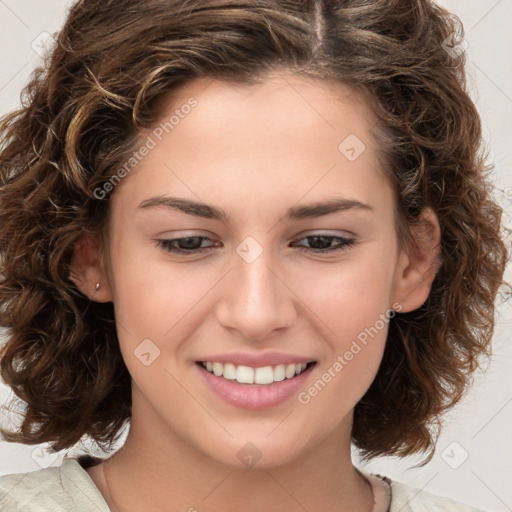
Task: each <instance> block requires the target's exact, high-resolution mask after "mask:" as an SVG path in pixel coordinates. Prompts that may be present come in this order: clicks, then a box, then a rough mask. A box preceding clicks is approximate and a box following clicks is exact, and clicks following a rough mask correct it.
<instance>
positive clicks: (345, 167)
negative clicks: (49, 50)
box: [72, 74, 439, 512]
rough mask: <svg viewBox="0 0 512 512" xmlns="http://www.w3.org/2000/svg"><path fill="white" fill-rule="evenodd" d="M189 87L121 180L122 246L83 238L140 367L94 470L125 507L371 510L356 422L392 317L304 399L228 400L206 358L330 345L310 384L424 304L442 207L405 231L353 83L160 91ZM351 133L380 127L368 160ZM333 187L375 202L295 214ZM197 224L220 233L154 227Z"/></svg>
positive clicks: (77, 269) (118, 238) (365, 134)
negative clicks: (127, 422)
mask: <svg viewBox="0 0 512 512" xmlns="http://www.w3.org/2000/svg"><path fill="white" fill-rule="evenodd" d="M191 96H194V97H195V98H196V99H197V100H198V106H197V107H196V108H195V109H193V110H192V111H191V113H190V114H189V115H188V116H186V117H184V119H181V120H180V122H179V124H178V125H177V126H176V127H175V128H174V129H173V130H172V132H170V133H169V135H168V136H166V137H164V138H163V140H162V141H161V142H159V143H158V144H157V146H156V147H155V148H154V149H152V150H151V152H150V153H149V154H148V155H147V156H146V157H145V158H144V159H143V160H142V161H141V162H140V163H139V165H138V166H137V167H136V169H135V170H134V171H132V172H131V173H130V175H129V176H128V177H126V178H124V179H123V180H122V181H121V183H120V184H119V185H117V187H116V188H115V190H114V192H113V194H112V197H111V204H110V212H109V219H108V246H107V247H104V248H103V249H104V250H102V245H101V238H100V237H99V236H98V237H94V236H92V235H87V236H84V237H83V238H82V239H81V240H80V242H79V243H78V244H77V245H76V247H75V252H74V256H73V260H72V267H73V280H74V281H75V283H76V284H77V286H79V287H80V289H81V290H82V291H83V292H84V293H85V294H87V295H88V296H89V297H91V299H92V300H96V301H100V302H105V301H113V303H114V307H115V315H116V324H117V332H118V337H119V343H120V347H121V351H122V354H123V357H124V360H125V362H126V365H127V367H128V369H129V371H130V374H131V376H132V379H133V384H132V395H133V416H132V421H131V428H130V432H129V435H128V439H127V441H126V444H125V445H124V447H123V448H122V449H121V451H119V452H118V453H117V454H116V455H115V456H114V457H112V458H111V460H110V462H109V464H108V466H107V481H108V487H107V484H106V481H105V476H104V475H105V472H104V468H102V466H101V465H99V466H95V467H93V468H90V469H88V473H89V476H90V477H91V478H92V480H93V481H94V483H95V484H96V485H97V487H98V488H99V490H100V492H102V494H103V496H104V497H105V500H106V501H107V503H108V504H109V506H110V507H111V508H112V509H113V510H116V509H118V510H123V511H132V510H151V509H155V510H172V511H174V510H176V511H177V510H190V509H191V508H192V507H195V509H197V510H198V511H200V512H202V511H218V510H229V511H231V510H232V511H234V510H241V509H243V510H250V511H255V512H256V511H267V510H286V511H299V510H301V511H302V510H304V509H306V510H308V511H310V512H314V511H320V510H321V511H324V512H325V511H334V510H336V511H356V512H358V511H361V512H362V511H366V512H368V511H370V510H371V509H372V503H373V499H372V492H371V488H370V486H369V484H368V482H367V481H366V480H365V479H364V478H363V477H362V476H361V475H360V474H358V473H357V472H356V470H355V469H354V466H353V465H352V462H351V457H350V441H351V435H350V432H351V426H352V419H353V409H354V406H355V405H356V403H357V402H358V401H359V399H360V398H361V397H362V396H363V395H364V393H365V392H366V390H367V389H368V387H369V386H370V384H371V382H372V380H373V379H374V376H375V374H376V372H377V369H378V367H379V364H380V362H381V359H382V355H383V350H384V346H385V342H386V335H387V324H385V327H384V328H382V329H381V330H379V332H378V334H377V335H375V336H374V337H373V338H372V339H371V341H370V342H369V343H368V344H367V345H366V346H365V347H364V348H363V349H362V350H361V351H360V352H359V353H358V354H357V355H356V356H354V358H353V359H352V360H351V361H349V362H348V364H346V366H344V368H343V370H342V371H341V372H338V373H337V374H336V377H335V378H333V379H332V380H331V381H330V382H329V383H328V385H326V386H325V388H324V389H323V390H322V391H321V392H320V393H318V394H317V395H316V396H315V397H313V398H312V399H311V401H310V402H309V403H308V404H307V405H304V404H301V403H300V402H299V401H298V399H297V396H293V397H292V398H291V399H289V400H287V401H286V402H284V403H282V404H280V405H278V406H277V407H274V408H271V409H267V410H256V411H249V410H245V409H241V408H238V407H235V406H232V405H229V404H227V403H225V402H224V401H223V400H221V399H220V398H218V397H217V396H216V395H214V394H213V393H212V392H211V390H210V389H208V388H207V387H206V386H205V385H204V384H203V382H202V381H201V379H199V378H198V372H197V368H196V366H195V362H196V361H197V360H201V359H203V358H204V356H205V355H212V354H219V353H229V352H250V353H259V352H270V351H278V352H283V353H286V354H295V355H302V356H305V357H308V358H309V359H311V360H316V361H317V364H316V366H315V367H314V368H313V371H312V372H311V374H310V375H309V377H308V380H307V382H306V384H305V385H304V387H303V388H302V389H301V391H304V390H307V389H308V388H309V387H310V386H311V385H312V384H313V383H314V382H315V381H316V380H317V379H319V378H321V376H322V374H324V373H325V372H326V371H328V369H329V368H330V367H332V365H333V363H334V362H335V361H336V359H337V357H338V356H339V355H342V354H344V353H345V352H346V351H347V350H348V349H349V347H350V346H351V343H352V342H353V340H355V339H356V338H357V336H358V334H360V333H361V332H362V331H363V330H364V329H365V328H367V327H370V326H373V325H375V324H376V321H377V320H378V319H379V317H380V315H382V314H383V313H385V312H386V311H388V310H389V309H390V308H392V307H393V305H395V308H396V306H397V305H398V309H399V310H400V311H401V312H407V311H412V310H414V309H416V308H418V307H419V306H421V304H423V302H424V301H425V300H426V298H427V297H428V294H429V291H430V287H431V283H432V280H433V278H434V276H435V272H436V270H437V264H436V256H437V246H438V243H439V224H438V221H437V218H436V217H435V215H434V214H433V213H432V212H431V211H430V210H425V212H424V213H423V216H422V221H421V222H420V223H419V224H418V226H417V227H415V231H414V232H413V235H414V236H416V237H421V238H423V239H428V241H429V243H426V244H423V245H422V246H421V247H419V246H418V247H409V248H401V246H400V245H399V243H398V239H397V234H396V231H395V223H394V215H395V206H394V205H395V196H394V192H393V190H392V188H391V186H390V184H389V182H388V181H387V179H386V178H385V177H384V175H383V173H382V172H381V171H382V169H381V166H380V165H381V164H380V163H381V157H380V156H379V148H378V147H377V146H376V143H375V142H374V141H373V138H372V132H371V129H372V127H373V126H374V125H375V123H376V119H375V117H374V115H373V113H372V111H371V110H370V108H369V106H368V104H367V103H366V102H365V101H364V99H363V98H362V97H360V96H358V95H357V94H356V93H354V92H353V91H351V90H350V89H348V88H346V87H344V86H341V85H336V86H333V85H332V84H328V83H325V82H321V81H315V80H312V79H304V78H300V77H295V76H293V75H289V74H284V75H277V74H276V75H275V76H272V77H267V78H266V79H265V80H263V81H262V83H261V84H258V85H254V86H239V85H237V86H235V85H233V84H228V83H224V82H221V81H217V80H211V79H199V80H195V81H193V82H189V83H187V84H185V85H184V86H182V87H181V88H180V89H179V90H178V91H177V92H176V93H175V94H174V95H173V98H172V101H170V100H167V101H166V102H164V103H163V104H162V106H161V111H162V119H168V118H169V116H170V114H172V112H173V110H174V109H175V108H177V107H179V105H182V104H183V103H185V102H186V101H187V99H188V98H190V97H191ZM148 134H151V131H150V130H149V131H147V133H144V134H142V138H141V140H145V138H146V136H147V135H148ZM350 134H355V135H356V136H357V137H358V139H359V140H361V141H362V142H363V143H364V145H365V150H364V151H363V152H362V153H361V154H360V155H359V156H358V158H356V159H355V160H354V161H350V160H349V159H347V158H346V156H345V155H344V154H342V153H341V152H340V151H339V150H338V146H339V144H340V143H341V142H342V141H343V140H344V139H345V138H346V137H347V136H348V135H350ZM159 195H167V196H175V197H180V198H185V199H190V200H193V201H200V202H204V203H206V204H209V205H214V206H216V207H219V208H222V209H224V210H225V211H226V212H227V213H228V214H229V215H230V216H231V220H230V222H229V223H225V222H221V221H219V220H214V219H205V218H200V217H195V216H191V215H187V214H185V213H183V212H180V211H178V210H175V209H170V208H167V207H163V206H160V207H155V208H139V205H140V203H141V202H142V201H144V200H146V199H148V198H151V197H154V196H159ZM335 197H344V198H349V199H354V200H358V201H360V202H362V203H365V204H368V205H369V206H370V207H371V209H357V208H352V209H348V210H345V211H341V212H337V213H332V214H329V215H324V216H321V217H318V218H310V219H302V220H293V221H289V220H286V219H285V218H284V214H285V212H286V211H287V210H288V209H289V208H291V207H293V206H297V205H299V206H302V205H306V204H311V203H315V202H317V201H325V200H328V199H333V198H335ZM314 234H317V235H318V234H324V236H325V235H330V236H341V237H348V238H351V239H355V244H353V245H351V246H346V247H344V248H343V249H342V250H339V251H333V252H331V253H325V254H315V253H313V252H312V251H311V247H313V248H318V247H320V248H321V247H322V246H321V245H318V241H316V244H317V245H314V244H315V240H311V239H305V237H306V236H312V235H314ZM427 234H428V237H427ZM186 236H189V237H190V236H204V237H207V238H208V240H203V242H202V244H203V245H214V244H215V243H216V242H217V243H218V245H217V246H215V247H214V248H212V249H210V251H209V252H205V253H203V254H199V255H195V256H180V255H175V254H172V253H168V252H166V251H165V249H163V248H162V247H159V246H158V244H157V242H156V240H157V239H171V238H180V237H186ZM247 236H251V237H253V238H254V239H255V240H256V241H257V243H258V244H259V246H260V247H261V248H262V250H263V252H262V253H261V254H260V255H259V257H257V258H256V259H255V260H254V261H253V262H251V263H248V262H246V261H245V260H244V259H242V258H241V257H240V256H239V254H238V253H237V251H236V248H237V246H239V244H240V243H241V242H242V241H243V240H244V239H245V238H246V237H247ZM294 241H295V242H297V244H296V245H292V242H294ZM299 242H300V243H299ZM337 244H338V241H337V240H336V239H333V240H332V242H331V245H330V246H336V245H337ZM182 247H183V246H182ZM324 247H325V246H324ZM301 249H302V251H301ZM308 249H309V252H307V251H308ZM98 282H99V283H100V288H99V289H98V290H95V284H96V283H98ZM148 338H149V339H151V340H152V343H154V345H155V346H157V347H158V349H159V350H160V355H159V357H157V358H156V359H155V360H154V361H153V362H152V363H151V364H150V365H149V366H146V365H144V364H142V363H141V361H140V360H139V359H138V358H137V357H136V355H135V354H134V350H136V348H137V346H138V345H139V344H140V343H141V341H142V340H144V339H148ZM248 442H250V443H252V445H254V446H255V447H256V448H257V451H258V452H259V454H261V458H260V460H259V461H258V462H257V463H256V464H254V465H253V466H251V467H248V466H247V465H245V464H244V462H243V461H242V460H241V459H240V458H239V457H238V456H237V454H238V452H239V451H240V449H242V448H243V447H244V446H245V445H246V443H248Z"/></svg>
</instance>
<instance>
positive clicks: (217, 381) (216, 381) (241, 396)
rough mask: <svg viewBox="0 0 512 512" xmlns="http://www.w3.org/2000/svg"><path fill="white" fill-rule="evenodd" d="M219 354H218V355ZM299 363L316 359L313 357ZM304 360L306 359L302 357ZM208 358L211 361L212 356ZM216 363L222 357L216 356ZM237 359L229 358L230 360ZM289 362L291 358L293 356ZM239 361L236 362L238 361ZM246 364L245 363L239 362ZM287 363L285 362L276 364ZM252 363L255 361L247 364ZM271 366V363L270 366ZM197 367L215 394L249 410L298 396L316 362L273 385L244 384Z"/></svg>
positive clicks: (198, 365) (262, 407)
mask: <svg viewBox="0 0 512 512" xmlns="http://www.w3.org/2000/svg"><path fill="white" fill-rule="evenodd" d="M217 357H218V356H217ZM300 359H301V358H299V360H298V361H297V360H295V362H305V363H306V362H312V361H311V359H310V360H309V361H308V360H303V361H300ZM302 359H303V358H302ZM208 361H211V360H210V359H208ZM214 361H216V362H224V361H219V360H218V359H214ZM232 361H233V360H229V361H225V362H227V363H230V362H232ZM287 361H290V359H289V356H288V359H287ZM234 364H235V363H234ZM239 364H242V363H239ZM276 364H285V363H276ZM247 366H252V364H250V365H247ZM259 366H264V365H262V364H259V363H258V364H256V365H255V367H259ZM269 366H270V365H269ZM194 367H195V368H196V369H197V371H198V372H199V376H200V378H202V379H203V382H204V383H205V384H206V386H207V387H208V388H209V389H210V390H211V391H213V393H214V394H215V395H217V396H218V397H219V398H221V399H222V400H224V401H225V402H227V403H228V404H230V405H233V406H235V407H239V408H242V409H248V410H263V409H270V408H272V407H277V406H278V405H280V404H282V403H283V402H285V401H287V400H289V399H290V398H291V397H292V396H294V395H296V394H297V393H298V392H299V390H300V389H301V387H303V386H304V383H305V382H306V380H307V379H308V377H309V376H310V374H311V371H312V369H313V368H314V367H315V364H311V365H309V366H308V367H307V368H306V369H305V370H304V371H303V372H302V373H300V374H299V375H296V376H295V377H292V378H291V379H285V380H282V381H280V382H273V383H272V384H240V383H239V382H237V381H234V380H228V379H225V378H224V377H217V376H216V375H214V374H213V373H210V372H209V371H208V370H206V369H205V368H203V366H201V364H199V363H198V364H195V365H194Z"/></svg>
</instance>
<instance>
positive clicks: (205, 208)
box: [138, 196, 374, 224]
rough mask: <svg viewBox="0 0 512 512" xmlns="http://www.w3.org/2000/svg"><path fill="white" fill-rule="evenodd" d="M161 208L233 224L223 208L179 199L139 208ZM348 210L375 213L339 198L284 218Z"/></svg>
mask: <svg viewBox="0 0 512 512" xmlns="http://www.w3.org/2000/svg"><path fill="white" fill-rule="evenodd" d="M161 206H164V207H166V208H172V209H174V210H179V211H181V212H183V213H186V214H187V215H193V216H194V217H202V218H205V219H213V220H219V221H221V222H224V223H226V224H228V223H229V222H231V216H230V215H229V214H228V213H227V212H226V211H225V210H223V209H222V208H218V207H215V206H211V205H208V204H205V203H198V202H195V201H191V200H189V199H183V198H179V197H170V196H155V197H151V198H149V199H145V200H144V201H142V202H141V203H140V204H139V206H138V207H139V208H142V209H149V208H157V207H161ZM346 210H363V211H365V210H366V211H371V212H373V211H374V209H373V208H372V207H371V206H370V205H369V204H366V203H362V202H361V201H358V200H356V199H348V198H342V197H338V198H334V199H330V200H328V201H321V202H317V203H312V204H308V205H303V206H293V207H292V208H290V209H289V210H288V211H287V212H286V214H285V216H284V218H285V220H288V221H291V220H302V219H311V218H316V217H322V216H324V215H329V214H330V213H336V212H343V211H346Z"/></svg>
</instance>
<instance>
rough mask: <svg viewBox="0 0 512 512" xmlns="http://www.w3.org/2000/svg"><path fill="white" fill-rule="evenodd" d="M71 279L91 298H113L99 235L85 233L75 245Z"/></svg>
mask: <svg viewBox="0 0 512 512" xmlns="http://www.w3.org/2000/svg"><path fill="white" fill-rule="evenodd" d="M70 266H71V271H70V274H69V279H70V280H71V281H72V282H73V283H74V284H75V285H76V287H77V288H78V289H79V290H80V291H81V292H82V293H83V294H84V295H86V296H87V297H89V298H90V299H91V300H94V301H96V302H109V301H111V300H112V295H111V291H110V285H109V282H108V279H107V274H106V272H105V269H104V265H103V261H102V258H101V250H100V244H99V241H98V237H97V236H95V235H91V234H86V235H83V236H82V237H81V238H80V239H79V240H78V241H77V242H76V244H75V246H74V247H73V254H72V256H71V262H70Z"/></svg>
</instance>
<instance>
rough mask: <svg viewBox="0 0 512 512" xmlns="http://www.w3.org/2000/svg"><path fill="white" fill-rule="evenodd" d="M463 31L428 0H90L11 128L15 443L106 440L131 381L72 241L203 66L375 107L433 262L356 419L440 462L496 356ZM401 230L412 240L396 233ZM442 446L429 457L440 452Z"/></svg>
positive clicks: (9, 294)
mask: <svg viewBox="0 0 512 512" xmlns="http://www.w3.org/2000/svg"><path fill="white" fill-rule="evenodd" d="M462 36H463V27H462V25H461V23H460V20H458V18H457V17H456V16H453V15H450V14H449V13H448V12H447V11H445V10H444V9H442V8H441V7H439V6H438V5H436V4H435V3H433V2H431V1H429V0H323V1H319V0H314V1H313V0H301V1H291V0H202V1H201V2H199V1H192V0H185V1H183V0H180V1H178V0H146V1H144V2H140V1H139V0H81V1H78V2H76V3H75V4H74V5H73V6H71V8H70V9H69V13H68V16H67V20H66V22H65V25H64V27H63V28H62V30H61V31H60V32H59V33H58V36H57V39H56V44H55V45H54V47H53V48H52V51H51V52H49V54H48V56H47V58H46V60H45V62H44V64H43V65H41V66H40V67H38V68H37V69H36V70H35V71H34V72H33V74H32V76H31V77H30V81H29V83H28V84H27V85H26V87H25V88H24V90H23V93H22V104H21V106H20V108H19V109H17V110H15V111H13V112H11V113H10V114H8V115H6V116H4V117H3V118H2V120H1V139H0V143H1V146H0V147H1V153H0V180H1V181H0V265H1V266H0V279H1V281H0V325H1V326H2V327H4V328H6V329H7V337H6V341H5V343H4V345H3V346H2V348H1V352H0V357H1V366H0V369H1V377H2V378H3V380H4V382H5V383H6V384H7V385H8V386H10V387H11V388H12V390H13V391H14V393H15V395H16V396H17V398H18V399H20V400H21V401H22V402H23V403H24V410H23V421H22V424H21V426H20V427H19V428H18V429H16V430H15V431H11V430H9V431H8V430H7V429H3V430H2V433H3V436H4V437H5V439H6V440H8V441H16V442H23V443H27V444H35V443H42V442H48V443H51V445H52V446H53V447H54V449H56V450H60V449H64V448H68V447H71V446H72V445H74V444H75V443H77V442H78V441H79V440H80V439H81V437H82V436H90V437H91V438H92V439H94V440H95V441H97V442H98V443H100V444H101V443H111V442H112V441H113V440H114V438H115V437H116V435H118V434H119V431H120V429H121V427H122V426H123V425H124V424H125V422H126V421H129V418H130V416H131V381H130V375H129V373H128V370H127V368H126V366H125V364H124V361H123V359H122V356H121V352H120V349H119V344H118V338H117V333H116V327H115V322H114V309H113V304H112V303H111V302H108V303H97V302H94V301H91V300H89V299H88V298H87V297H85V296H84V295H83V294H81V293H80V292H79V290H78V289H77V288H76V287H75V286H74V284H73V283H72V281H71V280H70V279H69V274H70V271H71V266H70V260H71V255H72V251H73V247H74V245H75V243H76V242H77V241H78V240H79V239H80V237H81V236H82V235H84V233H104V230H105V219H106V218H107V215H108V211H109V201H108V197H106V198H104V199H98V198H97V194H95V193H94V191H95V190H97V187H98V186H99V185H100V184H104V183H106V182H107V181H108V180H109V179H112V176H114V175H115V174H116V172H117V171H118V170H119V168H120V166H121V165H122V164H123V162H126V160H127V158H129V157H130V156H131V155H132V154H133V152H134V149H135V148H136V147H137V144H139V143H140V141H141V139H140V133H141V131H142V130H143V129H145V128H150V127H152V126H154V123H155V122H156V120H157V119H158V118H159V116H160V115H161V112H160V111H159V108H158V107H159V105H160V104H161V100H162V99H165V98H172V95H173V91H175V90H176V89H177V87H178V86H180V85H182V84H186V83H187V82H188V81H190V80H193V79H195V78H199V77H211V78H216V79H219V80H225V81H227V82H230V83H238V84H254V83H258V80H260V79H262V78H263V77H265V76H267V75H268V74H269V73H272V72H276V71H280V70H286V71H289V72H292V73H294V74H295V75H297V76H299V77H303V78H315V79H319V80H323V81H329V82H331V83H333V84H335V83H339V84H344V85H346V86H348V87H349V88H351V90H353V91H355V92H358V93H361V94H364V95H365V96H366V97H367V98H368V101H369V102H370V104H371V106H372V109H373V111H374V112H375V114H376V117H377V119H378V127H377V128H376V130H375V135H376V137H379V140H380V141H381V147H382V150H383V153H384V154H385V159H384V160H383V169H384V171H385V173H386V175H387V176H388V177H389V180H390V183H391V184H392V185H393V188H394V190H395V192H396V203H397V204H396V211H397V212H398V219H399V221H400V225H402V226H406V227H411V226H414V224H415V223H417V221H418V218H419V215H420V213H421V212H422V211H423V209H424V208H425V207H427V206H428V207H430V208H432V209H433V211H434V212H435V213H436V215H437V217H438V219H439V223H440V227H441V242H440V260H441V266H440V268H439V270H438V272H437V274H436V276H435V279H434V281H433V283H432V288H431V292H430V295H429V297H428V299H427V300H426V302H425V303H424V304H423V305H422V306H421V307H420V308H418V309H417V310H415V311H412V312H408V313H397V314H396V315H395V316H394V317H393V318H392V319H391V320H390V323H389V331H388V338H387V341H386V347H385V351H384V355H383V359H382V362H381V365H380V368H379V371H378V373H377V375H376V377H375V380H374V381H373V383H372V384H371V386H370V388H369V389H368V391H367V392H366V394H365V395H364V396H363V398H362V399H361V400H360V401H359V402H358V404H357V405H356V407H355V411H354V423H353V430H352V439H353V442H354V443H355V445H356V446H357V447H358V448H359V449H360V452H361V453H362V454H363V456H364V457H365V458H367V459H368V458H370V457H374V456H377V455H386V454H393V455H399V456H405V455H409V454H413V453H419V452H427V451H429V452H430V453H431V454H432V453H433V450H434V448H435V439H436V436H437V435H438V433H439V431H440V430H439V429H440V428H441V421H440V419H441V415H442V414H443V413H444V412H445V411H446V410H447V409H448V408H450V407H452V406H453V405H454V404H456V403H457V402H458V401H459V400H460V398H461V397H462V396H463V394H464V393H465V391H466V390H467V388H468V385H469V383H470V379H471V375H472V373H473V372H474V371H475V370H476V368H477V367H478V366H479V364H480V360H481V358H482V357H484V356H488V355H490V353H491V352H490V343H491V338H492V334H493V330H494V307H495V305H494V300H495V298H496V294H497V292H498V289H499V286H500V285H501V284H502V277H503V273H504V269H505V264H506V259H507V257H506V256H507V254H506V248H505V244H504V242H503V239H502V236H501V233H500V222H501V214H502V209H501V208H500V207H499V206H498V204H497V203H496V202H494V200H493V198H492V189H491V185H490V182H489V180H488V174H489V172H490V171H491V169H492V167H491V166H490V165H488V164H486V155H484V151H483V147H482V146H483V143H482V137H481V123H480V119H479V115H478V113H477V110H476V108H475V106H474V104H473V102H472V101H471V99H470V97H469V93H468V90H467V86H466V76H465V70H464V66H465V58H464V53H463V52H453V51H452V52H448V51H445V49H444V47H446V41H451V42H453V43H457V42H459V41H460V38H461V37H462ZM399 232H400V236H399V240H401V241H407V243H414V241H413V240H411V239H410V238H408V235H407V233H408V232H409V229H407V232H404V231H403V230H401V231H400V230H399ZM20 403H21V402H20ZM430 457H431V455H430Z"/></svg>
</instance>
